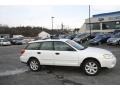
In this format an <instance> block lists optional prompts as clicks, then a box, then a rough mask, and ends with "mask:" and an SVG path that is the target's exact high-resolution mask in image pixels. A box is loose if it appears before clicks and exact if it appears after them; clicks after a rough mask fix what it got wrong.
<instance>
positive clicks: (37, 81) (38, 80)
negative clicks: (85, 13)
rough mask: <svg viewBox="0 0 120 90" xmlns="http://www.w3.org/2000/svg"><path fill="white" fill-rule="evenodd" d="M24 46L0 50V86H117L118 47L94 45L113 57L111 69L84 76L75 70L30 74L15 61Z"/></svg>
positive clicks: (50, 68)
mask: <svg viewBox="0 0 120 90" xmlns="http://www.w3.org/2000/svg"><path fill="white" fill-rule="evenodd" d="M24 47H25V45H16V46H15V45H14V46H5V47H0V84H1V85H120V57H119V55H120V46H107V45H100V46H95V47H100V48H104V49H107V50H110V51H111V52H112V53H114V55H115V56H116V57H117V64H116V67H115V68H113V69H103V70H101V72H100V73H99V75H97V76H86V75H84V74H83V73H82V72H81V71H80V68H78V67H60V66H42V70H41V71H39V72H32V71H30V70H29V68H28V67H27V66H26V65H25V64H23V63H21V62H20V61H19V56H20V50H21V49H22V48H24Z"/></svg>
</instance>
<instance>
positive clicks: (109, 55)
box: [103, 54, 113, 59]
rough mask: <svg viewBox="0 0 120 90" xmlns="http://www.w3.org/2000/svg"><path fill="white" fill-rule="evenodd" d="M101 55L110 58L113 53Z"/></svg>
mask: <svg viewBox="0 0 120 90" xmlns="http://www.w3.org/2000/svg"><path fill="white" fill-rule="evenodd" d="M103 57H104V58H105V59H111V58H113V55H112V54H104V55H103Z"/></svg>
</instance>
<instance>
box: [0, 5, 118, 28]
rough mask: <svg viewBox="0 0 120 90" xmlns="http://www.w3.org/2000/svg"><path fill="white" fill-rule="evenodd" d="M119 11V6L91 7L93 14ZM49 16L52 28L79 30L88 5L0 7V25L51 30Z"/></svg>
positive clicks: (86, 14)
mask: <svg viewBox="0 0 120 90" xmlns="http://www.w3.org/2000/svg"><path fill="white" fill-rule="evenodd" d="M114 11H120V5H114V6H110V5H109V6H107V5H104V6H103V5H102V6H101V5H99V6H98V5H96V6H95V5H94V6H93V5H91V16H92V15H94V14H100V13H107V12H114ZM51 16H54V17H55V18H54V28H61V23H63V24H64V25H65V27H66V28H80V27H81V25H82V24H83V23H84V20H85V19H86V18H88V5H46V6H45V5H41V6H34V5H32V6H30V5H29V6H27V5H25V6H21V5H18V6H17V5H16V6H0V24H6V25H8V26H27V25H30V26H42V27H46V28H51Z"/></svg>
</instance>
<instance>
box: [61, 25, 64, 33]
mask: <svg viewBox="0 0 120 90" xmlns="http://www.w3.org/2000/svg"><path fill="white" fill-rule="evenodd" d="M63 27H64V25H63V23H62V24H61V29H62V31H63Z"/></svg>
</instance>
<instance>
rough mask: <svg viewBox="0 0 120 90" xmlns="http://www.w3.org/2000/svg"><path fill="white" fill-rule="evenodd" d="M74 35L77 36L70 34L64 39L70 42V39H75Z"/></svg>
mask: <svg viewBox="0 0 120 90" xmlns="http://www.w3.org/2000/svg"><path fill="white" fill-rule="evenodd" d="M76 35H77V34H71V35H68V36H66V37H65V38H66V39H70V40H72V39H74V38H75V36H76Z"/></svg>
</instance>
